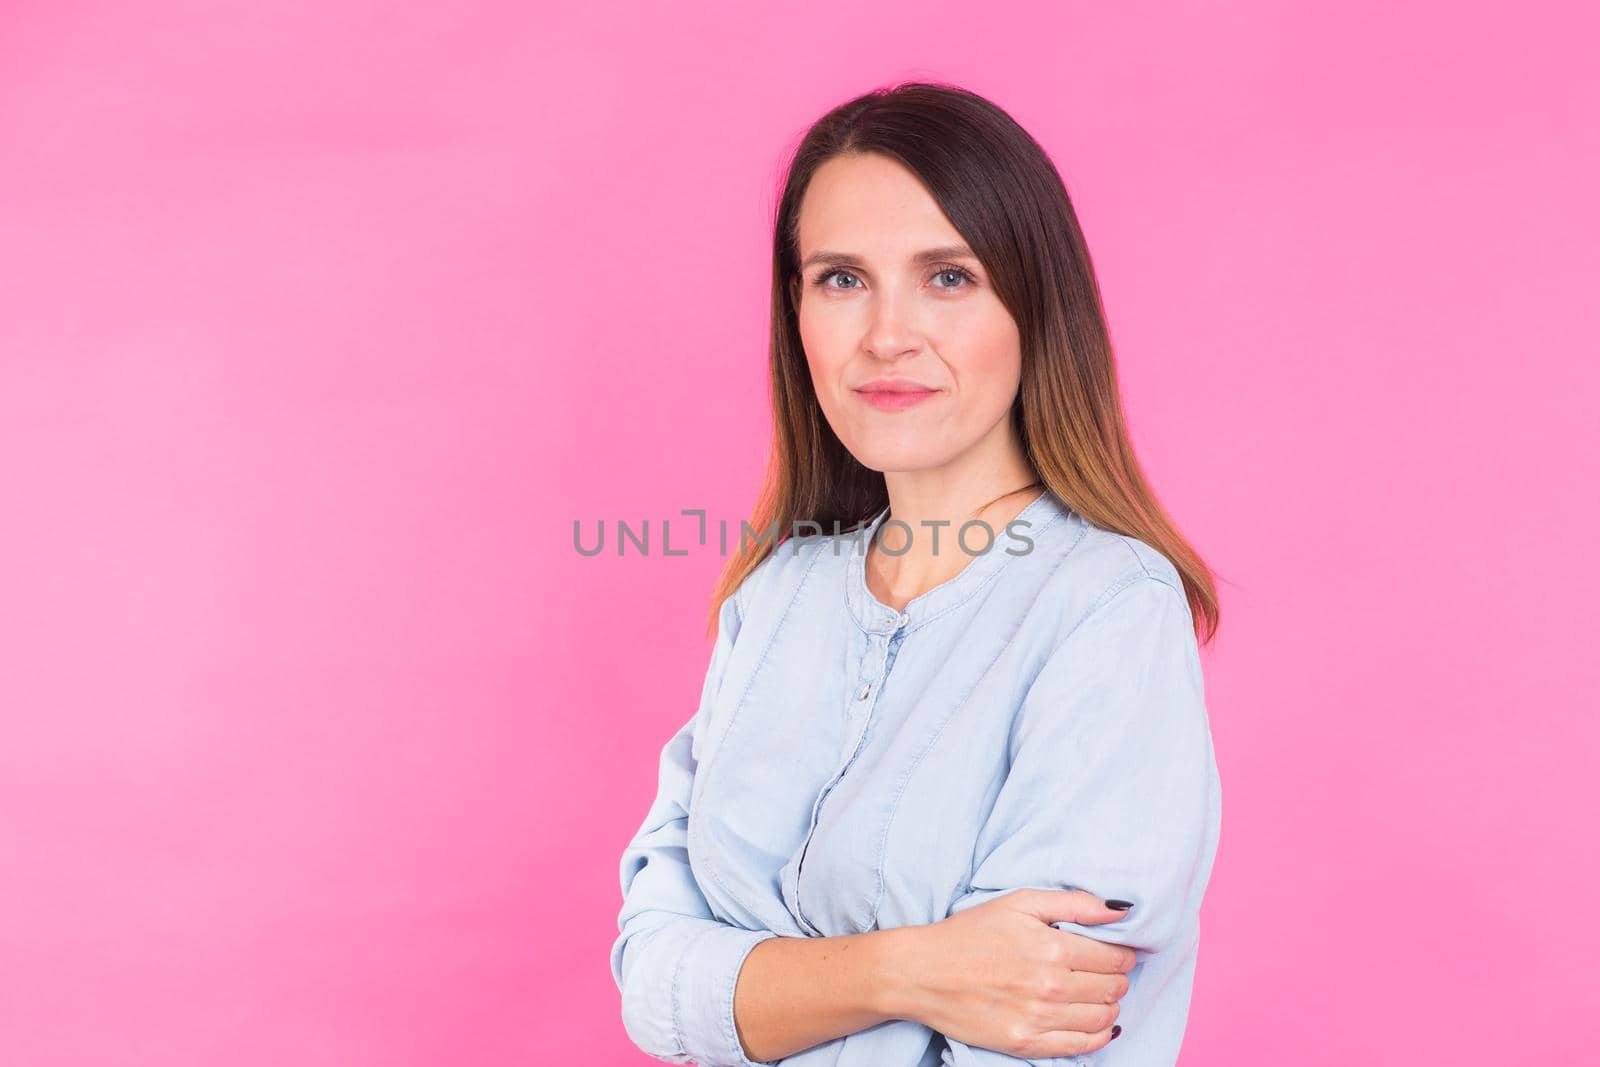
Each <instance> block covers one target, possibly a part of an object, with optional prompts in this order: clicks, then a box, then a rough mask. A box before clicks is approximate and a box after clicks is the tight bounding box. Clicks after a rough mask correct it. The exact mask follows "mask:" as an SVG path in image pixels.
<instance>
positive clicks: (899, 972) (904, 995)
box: [871, 926, 928, 1022]
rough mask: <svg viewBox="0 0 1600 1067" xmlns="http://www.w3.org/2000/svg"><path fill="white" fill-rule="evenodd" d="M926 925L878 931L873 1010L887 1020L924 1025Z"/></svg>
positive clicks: (875, 934)
mask: <svg viewBox="0 0 1600 1067" xmlns="http://www.w3.org/2000/svg"><path fill="white" fill-rule="evenodd" d="M927 930H928V928H927V927H926V926H897V927H893V928H891V929H888V930H878V931H875V932H874V934H873V935H872V936H873V937H875V938H877V943H876V944H875V945H874V951H875V953H876V959H875V961H874V967H873V973H874V981H873V990H874V996H873V1003H872V1005H871V1007H872V1010H873V1011H875V1012H877V1013H878V1014H879V1015H881V1016H882V1017H883V1018H884V1019H908V1020H910V1021H912V1022H921V1021H922V1020H921V1019H920V1018H919V1015H920V1010H921V997H920V993H921V985H920V983H919V981H918V976H919V975H920V974H921V973H922V970H923V968H924V967H925V966H926V964H925V962H924V959H925V957H924V952H925V949H926V935H927Z"/></svg>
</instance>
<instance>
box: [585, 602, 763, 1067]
mask: <svg viewBox="0 0 1600 1067" xmlns="http://www.w3.org/2000/svg"><path fill="white" fill-rule="evenodd" d="M739 624H740V614H739V604H738V601H737V597H736V596H730V597H729V598H728V599H727V600H726V601H725V602H724V603H723V605H722V611H721V614H720V615H719V621H718V629H717V639H716V644H715V645H714V646H713V648H712V653H711V665H710V667H709V669H708V670H707V671H706V679H705V685H704V688H703V690H702V692H701V696H700V707H699V709H698V710H697V711H696V712H695V714H694V715H693V716H692V717H691V718H690V720H689V721H688V722H686V723H684V725H683V726H681V727H680V728H679V729H678V730H677V732H676V733H674V734H673V735H672V737H671V738H670V739H669V740H668V741H667V743H666V744H665V745H664V746H663V747H662V749H661V760H660V771H659V780H658V788H657V792H656V797H655V800H654V801H653V802H652V803H651V805H650V809H649V811H648V813H647V814H646V815H645V818H644V822H643V824H641V826H640V827H639V830H638V832H637V833H636V834H634V836H633V839H632V840H631V841H630V842H629V843H628V845H627V847H626V849H625V850H624V851H623V853H622V865H621V875H622V897H623V903H622V910H621V913H620V914H619V915H618V917H617V928H618V930H619V936H618V937H617V939H616V941H615V942H614V943H613V945H612V948H611V974H612V977H613V978H614V979H615V980H616V983H617V988H618V990H619V991H620V992H621V993H622V1022H623V1027H624V1028H625V1029H626V1030H627V1033H628V1036H629V1038H631V1039H632V1041H633V1043H634V1044H635V1045H637V1046H638V1047H639V1048H640V1049H641V1050H642V1051H644V1052H647V1053H649V1054H650V1055H652V1056H654V1057H656V1058H657V1059H660V1060H665V1061H667V1062H669V1063H688V1062H691V1061H692V1062H695V1063H698V1064H701V1065H702V1067H754V1062H753V1061H752V1060H750V1059H749V1058H748V1057H747V1056H746V1055H745V1052H744V1048H743V1046H742V1045H741V1044H740V1043H739V1038H738V1032H737V1031H736V1030H735V1028H734V1021H733V990H734V983H735V982H736V980H737V978H738V974H739V969H740V968H741V967H742V966H743V964H744V958H745V956H746V955H747V954H748V953H749V952H750V950H751V949H752V948H754V947H755V946H756V944H757V943H759V942H761V941H764V940H766V939H767V938H769V937H776V936H777V934H776V933H774V932H773V931H771V930H746V929H743V928H742V927H737V926H733V925H731V924H728V923H724V922H721V921H719V920H718V919H716V918H715V917H714V916H713V914H712V912H711V907H710V905H709V904H708V903H707V901H706V898H705V896H704V895H703V893H702V892H701V889H700V885H699V883H698V881H696V879H695V874H694V871H693V870H692V869H691V868H690V866H689V852H688V823H689V798H690V790H691V787H692V785H693V782H694V774H695V764H696V759H695V753H696V752H698V751H699V744H698V741H697V731H698V730H699V729H700V728H701V727H703V725H704V722H705V717H706V715H707V713H708V709H709V708H710V705H711V701H712V698H713V697H714V696H715V695H716V692H717V688H718V686H719V685H720V684H721V681H722V673H723V671H724V670H725V668H726V666H727V661H728V656H729V654H730V652H731V651H732V648H733V642H734V640H735V638H736V637H737V636H738V631H739Z"/></svg>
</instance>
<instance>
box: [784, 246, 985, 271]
mask: <svg viewBox="0 0 1600 1067" xmlns="http://www.w3.org/2000/svg"><path fill="white" fill-rule="evenodd" d="M977 258H978V257H977V256H976V255H974V254H973V252H972V249H970V248H968V247H967V246H966V245H941V246H939V247H938V248H926V249H923V250H922V251H921V252H918V253H916V254H915V255H913V256H912V257H911V262H912V263H933V262H936V261H938V260H941V259H977ZM860 260H861V257H860V256H856V255H851V254H850V253H849V252H813V253H812V254H811V255H809V256H807V257H806V260H805V262H804V263H802V264H800V269H801V270H806V269H807V268H809V267H812V266H815V265H817V264H822V263H826V264H828V265H829V266H834V267H838V266H844V265H846V264H850V263H858V262H860Z"/></svg>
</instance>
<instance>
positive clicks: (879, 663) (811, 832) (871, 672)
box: [795, 616, 903, 934]
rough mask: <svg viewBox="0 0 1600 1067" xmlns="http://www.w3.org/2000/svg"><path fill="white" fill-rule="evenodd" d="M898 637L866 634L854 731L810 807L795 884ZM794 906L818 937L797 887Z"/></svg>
mask: <svg viewBox="0 0 1600 1067" xmlns="http://www.w3.org/2000/svg"><path fill="white" fill-rule="evenodd" d="M902 617H903V616H902ZM900 636H902V634H901V632H900V631H899V630H896V631H894V632H893V633H874V634H868V635H867V644H868V649H867V655H866V657H865V661H864V662H865V663H867V664H870V666H869V668H868V671H867V677H866V679H864V680H863V681H862V683H861V685H860V686H858V687H857V688H856V689H855V691H854V692H852V693H851V694H850V699H849V707H848V708H847V709H846V715H847V717H849V718H853V719H856V720H857V723H856V729H855V730H854V731H850V732H848V733H847V735H846V739H845V743H844V752H843V753H842V757H843V758H842V762H841V763H840V764H839V769H838V770H836V771H834V772H833V777H832V778H830V779H828V781H827V783H826V784H825V785H824V786H823V787H822V789H821V791H820V792H819V793H818V794H817V799H816V801H815V803H813V804H812V805H811V824H810V826H809V827H807V829H806V837H805V841H804V842H803V843H802V844H801V846H800V862H799V864H798V865H797V867H796V871H795V878H796V881H797V882H798V880H799V878H800V875H801V873H802V872H804V870H805V862H806V851H807V850H808V849H810V847H811V839H812V837H814V836H815V835H816V832H817V823H818V821H819V819H820V817H821V814H822V808H823V805H824V804H825V803H826V802H827V799H828V795H829V794H830V793H832V792H833V788H834V786H836V785H838V784H839V783H840V782H841V781H843V780H844V776H845V773H846V772H847V771H849V769H850V766H851V764H853V763H854V762H855V760H856V756H857V755H859V754H860V752H861V744H862V741H863V740H864V739H865V737H866V735H867V727H868V726H869V725H870V724H871V721H872V710H873V708H874V707H876V706H877V703H878V702H877V699H876V696H877V694H878V692H879V691H880V690H881V688H882V686H881V684H880V683H881V682H882V681H883V675H884V666H885V664H886V663H887V662H888V657H889V644H890V642H891V641H893V640H895V639H896V638H898V637H900ZM869 698H870V699H869ZM795 903H796V911H797V912H798V914H797V915H796V918H797V919H799V920H800V922H801V924H802V925H804V926H805V927H806V928H807V929H808V930H810V931H811V932H812V933H813V934H819V933H820V931H819V930H818V929H817V928H816V927H815V926H814V925H813V924H812V922H811V920H810V919H808V918H806V916H805V909H804V906H803V905H802V904H801V903H800V900H799V893H798V886H797V888H796V897H795Z"/></svg>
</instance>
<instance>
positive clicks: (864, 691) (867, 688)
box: [856, 682, 872, 700]
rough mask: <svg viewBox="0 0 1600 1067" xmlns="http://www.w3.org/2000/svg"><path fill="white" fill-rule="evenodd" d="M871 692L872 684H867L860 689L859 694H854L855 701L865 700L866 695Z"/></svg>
mask: <svg viewBox="0 0 1600 1067" xmlns="http://www.w3.org/2000/svg"><path fill="white" fill-rule="evenodd" d="M871 692H872V683H871V682H868V683H867V684H866V685H864V686H862V687H861V692H859V693H857V694H856V699H857V700H865V699H867V695H868V694H869V693H871Z"/></svg>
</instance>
